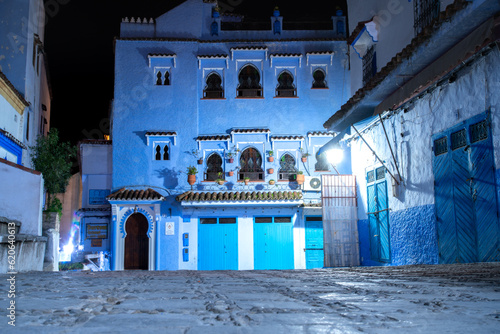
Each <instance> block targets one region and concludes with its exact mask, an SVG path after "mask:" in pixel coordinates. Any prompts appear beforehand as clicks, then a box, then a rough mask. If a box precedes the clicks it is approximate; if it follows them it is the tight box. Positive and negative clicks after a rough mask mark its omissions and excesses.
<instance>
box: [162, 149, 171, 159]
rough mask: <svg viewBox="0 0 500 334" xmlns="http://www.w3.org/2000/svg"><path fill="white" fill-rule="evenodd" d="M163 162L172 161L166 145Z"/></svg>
mask: <svg viewBox="0 0 500 334" xmlns="http://www.w3.org/2000/svg"><path fill="white" fill-rule="evenodd" d="M163 160H170V157H169V154H168V145H165V147H164V148H163Z"/></svg>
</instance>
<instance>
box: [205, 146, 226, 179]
mask: <svg viewBox="0 0 500 334" xmlns="http://www.w3.org/2000/svg"><path fill="white" fill-rule="evenodd" d="M219 173H224V169H223V168H222V157H221V156H220V155H219V154H218V153H215V152H214V153H212V154H210V156H209V157H208V158H207V169H206V170H205V181H215V180H216V179H218V178H219V175H220V174H219Z"/></svg>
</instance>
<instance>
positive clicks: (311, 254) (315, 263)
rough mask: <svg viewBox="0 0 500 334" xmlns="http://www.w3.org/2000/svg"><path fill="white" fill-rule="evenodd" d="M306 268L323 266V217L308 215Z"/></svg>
mask: <svg viewBox="0 0 500 334" xmlns="http://www.w3.org/2000/svg"><path fill="white" fill-rule="evenodd" d="M305 251H306V269H313V268H323V266H324V251H323V218H322V217H306V249H305Z"/></svg>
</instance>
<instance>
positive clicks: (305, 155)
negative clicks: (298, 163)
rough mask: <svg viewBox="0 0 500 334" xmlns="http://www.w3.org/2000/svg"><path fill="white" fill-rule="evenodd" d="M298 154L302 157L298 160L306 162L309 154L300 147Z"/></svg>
mask: <svg viewBox="0 0 500 334" xmlns="http://www.w3.org/2000/svg"><path fill="white" fill-rule="evenodd" d="M300 154H301V155H302V156H301V158H300V159H301V160H302V162H307V157H308V156H310V154H309V153H308V152H307V151H304V149H303V148H302V147H301V148H300Z"/></svg>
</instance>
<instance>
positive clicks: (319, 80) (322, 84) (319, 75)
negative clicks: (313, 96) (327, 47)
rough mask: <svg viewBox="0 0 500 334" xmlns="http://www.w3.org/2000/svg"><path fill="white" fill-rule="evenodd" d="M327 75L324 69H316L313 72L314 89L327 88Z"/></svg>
mask: <svg viewBox="0 0 500 334" xmlns="http://www.w3.org/2000/svg"><path fill="white" fill-rule="evenodd" d="M325 78H326V75H325V72H324V71H323V70H322V69H319V68H318V69H316V70H315V71H314V72H313V79H314V81H313V85H312V88H327V86H326V81H325Z"/></svg>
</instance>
